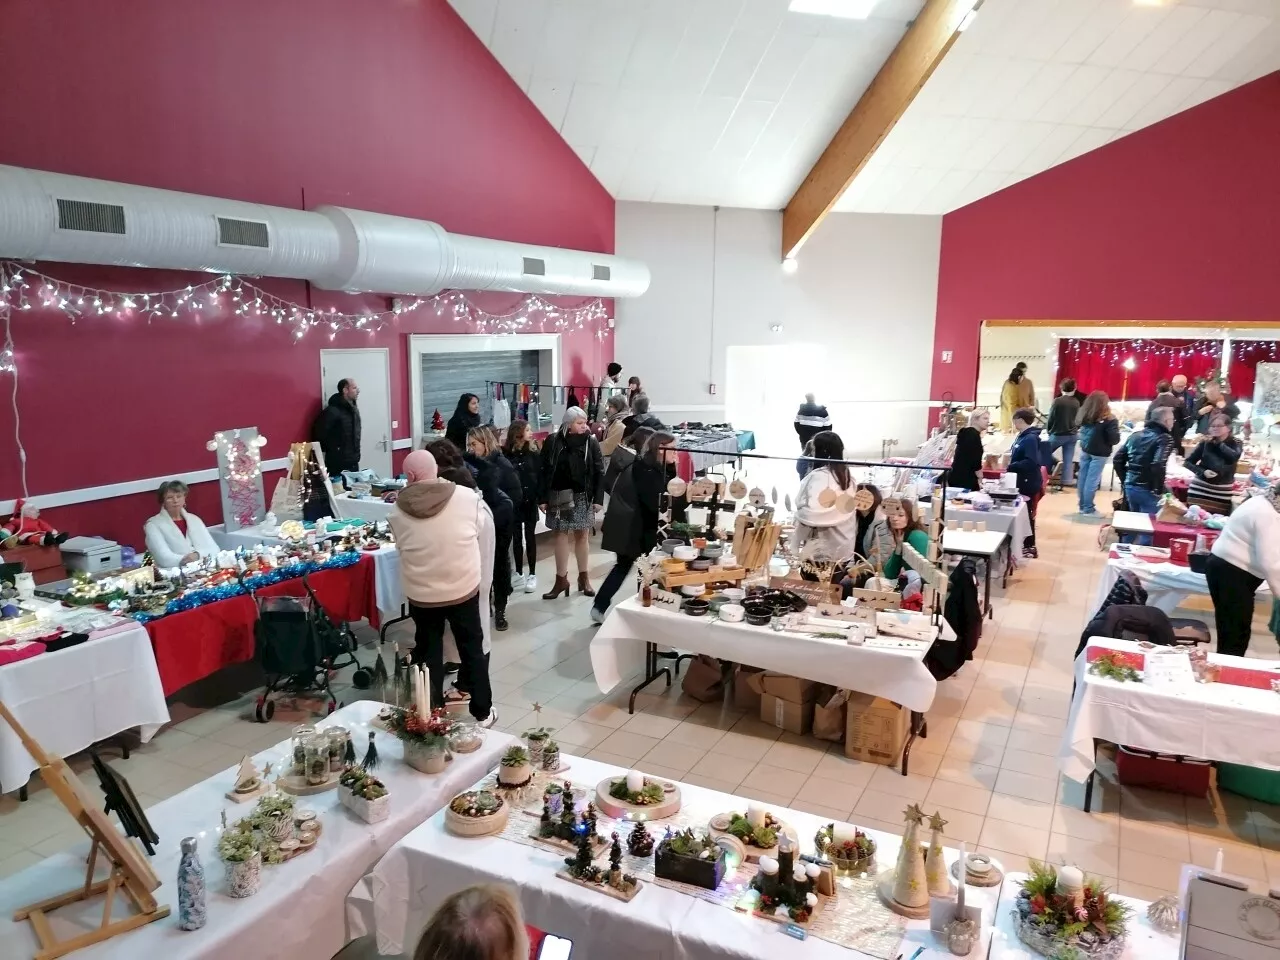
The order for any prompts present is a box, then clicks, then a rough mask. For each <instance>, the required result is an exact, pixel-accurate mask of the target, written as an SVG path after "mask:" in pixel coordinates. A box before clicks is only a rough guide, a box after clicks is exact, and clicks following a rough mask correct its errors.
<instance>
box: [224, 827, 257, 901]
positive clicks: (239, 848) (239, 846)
mask: <svg viewBox="0 0 1280 960" xmlns="http://www.w3.org/2000/svg"><path fill="white" fill-rule="evenodd" d="M218 856H219V857H221V858H222V862H223V863H225V864H226V865H227V887H228V890H227V893H228V894H229V895H230V896H233V897H237V898H239V897H251V896H253V895H254V894H255V893H257V892H258V888H259V887H260V886H261V885H262V850H261V848H260V846H259V843H258V838H257V836H255V835H254V832H253V824H251V823H249V822H248V821H247V820H241V821H240V823H238V824H237V825H236V826H235V827H233V828H232V829H230V830H226V831H224V832H223V834H222V836H221V837H219V838H218Z"/></svg>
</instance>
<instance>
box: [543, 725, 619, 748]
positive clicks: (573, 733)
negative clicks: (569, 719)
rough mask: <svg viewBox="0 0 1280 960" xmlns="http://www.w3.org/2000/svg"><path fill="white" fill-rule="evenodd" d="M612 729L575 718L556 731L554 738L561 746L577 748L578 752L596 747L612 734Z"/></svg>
mask: <svg viewBox="0 0 1280 960" xmlns="http://www.w3.org/2000/svg"><path fill="white" fill-rule="evenodd" d="M613 733H614V730H612V729H611V728H609V727H605V726H601V725H599V724H595V723H588V722H587V721H586V720H575V721H574V722H573V723H570V724H568V725H566V726H564V727H561V728H560V729H559V730H557V731H556V740H558V741H559V742H560V745H561V746H562V747H569V748H574V747H576V748H578V752H581V751H583V750H590V749H592V748H593V747H598V746H599V745H600V744H601V742H603V741H604V740H606V739H608V738H609V737H610V736H612V735H613Z"/></svg>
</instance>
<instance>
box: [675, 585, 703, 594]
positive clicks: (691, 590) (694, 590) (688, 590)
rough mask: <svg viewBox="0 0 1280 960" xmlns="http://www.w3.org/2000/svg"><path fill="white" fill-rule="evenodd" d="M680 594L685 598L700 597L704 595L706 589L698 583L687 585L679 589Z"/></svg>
mask: <svg viewBox="0 0 1280 960" xmlns="http://www.w3.org/2000/svg"><path fill="white" fill-rule="evenodd" d="M680 592H681V593H683V594H684V595H685V596H686V597H700V596H702V595H703V594H704V593H706V589H705V588H704V587H703V586H702V584H700V583H689V584H686V585H685V586H683V587H681V588H680Z"/></svg>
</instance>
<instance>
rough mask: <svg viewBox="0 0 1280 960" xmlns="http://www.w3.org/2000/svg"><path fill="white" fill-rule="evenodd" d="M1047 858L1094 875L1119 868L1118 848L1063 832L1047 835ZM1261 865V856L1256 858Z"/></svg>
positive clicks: (1109, 872)
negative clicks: (1070, 835) (1069, 864)
mask: <svg viewBox="0 0 1280 960" xmlns="http://www.w3.org/2000/svg"><path fill="white" fill-rule="evenodd" d="M1049 860H1050V861H1051V862H1053V863H1071V864H1074V865H1076V866H1077V867H1079V868H1080V869H1081V870H1084V871H1085V872H1086V873H1091V874H1094V875H1096V876H1105V877H1114V876H1116V874H1117V872H1118V871H1119V869H1120V848H1119V847H1118V846H1116V845H1115V844H1110V843H1104V842H1102V841H1099V840H1081V839H1080V838H1079V837H1069V836H1067V835H1066V834H1065V833H1054V834H1050V835H1049ZM1258 862H1259V865H1261V862H1262V858H1261V857H1259V858H1258Z"/></svg>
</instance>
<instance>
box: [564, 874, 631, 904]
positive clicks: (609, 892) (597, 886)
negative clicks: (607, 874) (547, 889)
mask: <svg viewBox="0 0 1280 960" xmlns="http://www.w3.org/2000/svg"><path fill="white" fill-rule="evenodd" d="M556 876H557V877H559V878H560V879H561V880H568V881H569V882H570V883H576V884H577V885H578V886H580V887H583V888H585V889H587V890H594V891H595V892H596V893H603V894H605V895H606V896H609V897H613V899H615V900H621V901H622V902H623V903H630V902H631V901H632V900H634V899H635V897H636V894H637V893H639V892H640V891H641V890H642V889H644V881H643V880H637V881H636V885H635V886H634V887H632V888H631V892H630V893H623V892H622V891H621V890H616V889H614V888H613V887H611V886H609V885H608V884H607V883H587V882H585V881H583V880H579V879H578V878H577V877H575V876H574V875H573V874H571V873H570V872H569V871H568V870H557V871H556Z"/></svg>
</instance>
